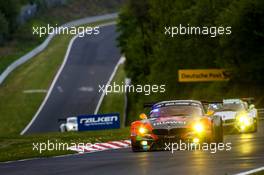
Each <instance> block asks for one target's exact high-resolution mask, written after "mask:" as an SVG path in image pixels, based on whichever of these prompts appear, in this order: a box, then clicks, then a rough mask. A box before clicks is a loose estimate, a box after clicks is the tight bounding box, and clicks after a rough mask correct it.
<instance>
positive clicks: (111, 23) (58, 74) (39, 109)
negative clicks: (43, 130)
mask: <svg viewBox="0 0 264 175" xmlns="http://www.w3.org/2000/svg"><path fill="white" fill-rule="evenodd" d="M114 24H116V22H110V23H105V24H102V25H99V27H103V26H110V25H114ZM79 35H80V34H78V35H75V36H74V37H73V38H72V39H71V41H70V44H69V45H68V48H67V51H66V54H65V56H64V59H63V63H62V65H61V66H60V68H59V70H58V72H57V74H56V76H55V78H54V79H53V81H52V83H51V86H50V88H49V90H48V93H47V95H46V97H45V99H44V100H43V101H42V103H41V105H40V107H39V108H38V110H37V112H36V114H35V115H34V117H33V118H32V120H31V121H30V122H29V123H28V125H27V126H26V127H25V128H24V129H23V131H22V132H21V133H20V135H24V134H25V133H26V132H27V130H28V129H29V128H30V126H31V125H32V124H33V123H34V121H35V120H36V118H37V117H38V115H39V113H40V112H41V111H42V109H43V107H44V106H45V104H46V103H47V101H48V99H49V96H50V94H51V92H52V90H53V88H54V86H55V84H56V82H57V80H58V78H59V76H60V74H61V72H62V70H63V68H64V67H65V65H66V62H67V61H68V58H69V54H70V51H71V48H72V45H73V43H74V41H75V40H76V39H77V38H78V36H79Z"/></svg>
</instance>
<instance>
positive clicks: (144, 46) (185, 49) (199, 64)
mask: <svg viewBox="0 0 264 175" xmlns="http://www.w3.org/2000/svg"><path fill="white" fill-rule="evenodd" d="M179 24H181V25H185V26H188V25H189V26H201V27H202V26H208V27H212V26H224V27H227V26H230V27H232V29H231V30H232V34H231V35H221V36H216V37H210V36H204V35H181V36H176V37H173V38H171V37H168V36H166V35H165V34H164V27H166V26H178V25H179ZM118 31H119V32H120V36H119V38H118V41H119V46H120V48H121V50H122V52H123V53H125V55H126V58H127V61H126V65H125V68H126V72H127V75H128V76H129V77H131V78H132V82H133V83H135V84H142V83H148V84H151V83H152V84H166V88H167V89H166V93H164V94H159V95H157V94H155V95H152V96H149V97H145V96H142V95H140V94H132V95H131V100H132V101H133V103H134V102H135V103H137V102H140V101H141V102H142V101H146V100H147V101H148V100H149V99H152V100H161V99H172V98H174V99H175V98H208V97H209V98H212V99H215V98H220V97H231V96H232V97H234V96H248V95H252V96H256V97H257V98H258V99H259V101H263V95H262V96H259V95H260V94H262V93H261V91H262V90H263V85H262V84H263V83H264V76H263V75H262V73H263V71H264V44H263V43H264V1H263V0H189V1H185V0H177V1H175V0H166V1H163V0H145V1H134V0H130V1H129V3H127V5H126V6H125V7H124V8H123V9H122V11H121V13H120V19H119V23H118ZM199 68H202V69H206V68H225V69H228V70H231V72H232V77H231V80H230V81H229V82H218V83H217V82H212V83H195V84H194V83H185V84H182V83H179V82H177V79H178V75H177V71H178V69H199ZM132 105H133V104H132ZM140 105H141V104H140ZM132 108H133V107H132Z"/></svg>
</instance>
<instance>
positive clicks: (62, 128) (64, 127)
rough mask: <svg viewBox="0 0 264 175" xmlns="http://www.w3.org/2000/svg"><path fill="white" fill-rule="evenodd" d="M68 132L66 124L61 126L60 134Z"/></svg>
mask: <svg viewBox="0 0 264 175" xmlns="http://www.w3.org/2000/svg"><path fill="white" fill-rule="evenodd" d="M66 131H67V129H66V126H65V124H61V126H60V132H66Z"/></svg>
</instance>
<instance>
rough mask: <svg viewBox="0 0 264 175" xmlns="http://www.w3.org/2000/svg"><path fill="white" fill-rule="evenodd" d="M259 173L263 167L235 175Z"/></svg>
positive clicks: (263, 169)
mask: <svg viewBox="0 0 264 175" xmlns="http://www.w3.org/2000/svg"><path fill="white" fill-rule="evenodd" d="M259 171H264V166H263V167H260V168H256V169H253V170H249V171H245V172H242V173H237V174H235V175H249V174H253V173H256V172H259Z"/></svg>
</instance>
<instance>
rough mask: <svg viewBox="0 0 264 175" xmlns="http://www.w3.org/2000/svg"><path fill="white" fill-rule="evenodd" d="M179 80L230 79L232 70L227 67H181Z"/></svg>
mask: <svg viewBox="0 0 264 175" xmlns="http://www.w3.org/2000/svg"><path fill="white" fill-rule="evenodd" d="M178 76H179V82H206V81H228V80H229V79H230V71H227V70H225V69H180V70H179V72H178Z"/></svg>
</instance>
